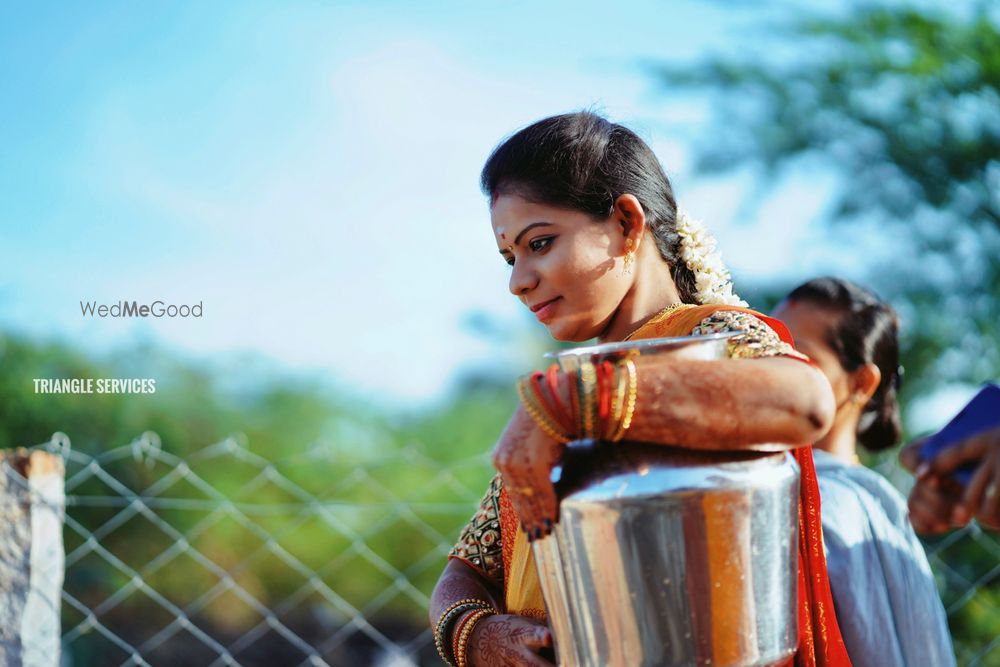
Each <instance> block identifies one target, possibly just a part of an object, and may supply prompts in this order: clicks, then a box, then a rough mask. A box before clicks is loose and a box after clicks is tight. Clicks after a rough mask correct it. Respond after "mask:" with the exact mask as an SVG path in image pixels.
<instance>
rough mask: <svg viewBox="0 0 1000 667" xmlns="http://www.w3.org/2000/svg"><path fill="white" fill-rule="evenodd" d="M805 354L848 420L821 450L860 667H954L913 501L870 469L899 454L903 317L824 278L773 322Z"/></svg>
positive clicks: (836, 597)
mask: <svg viewBox="0 0 1000 667" xmlns="http://www.w3.org/2000/svg"><path fill="white" fill-rule="evenodd" d="M774 316H775V317H778V318H780V319H781V320H782V321H783V322H784V323H785V324H786V325H787V326H788V328H789V330H790V331H791V333H792V336H794V338H795V343H796V346H797V348H798V349H799V350H800V351H801V352H804V353H805V354H807V355H809V357H810V358H811V359H812V360H813V361H814V362H816V363H817V364H818V365H819V367H820V368H821V369H822V370H823V372H824V373H825V374H826V376H827V377H828V378H829V380H830V384H831V386H832V387H833V395H834V398H835V399H836V404H837V411H836V415H835V416H834V419H833V426H832V427H831V428H830V431H829V432H828V433H827V434H826V435H825V436H824V437H823V438H822V439H820V440H819V441H817V442H816V443H815V444H814V445H813V455H814V457H815V462H816V473H817V475H818V476H819V488H820V494H821V496H822V498H823V509H822V521H823V536H824V546H825V547H826V559H827V566H828V568H829V573H830V586H831V588H832V589H833V601H834V604H835V606H836V610H837V618H838V619H840V629H841V632H842V633H843V637H844V642H845V643H846V644H847V652H848V654H849V655H850V656H851V661H852V662H853V663H854V665H856V666H863V665H872V666H876V665H877V666H878V667H885V666H887V665H913V666H917V665H940V666H942V667H945V666H947V665H954V664H955V660H954V654H953V650H952V645H951V637H950V635H949V634H948V625H947V620H946V618H945V613H944V608H943V607H942V606H941V600H940V598H939V597H938V593H937V588H936V586H935V584H934V577H933V575H932V574H931V569H930V566H929V565H928V564H927V557H926V556H925V555H924V550H923V547H922V546H921V545H920V542H919V541H918V540H917V536H916V535H915V534H914V532H913V529H912V527H911V526H910V522H909V519H908V517H907V508H906V499H905V498H903V496H902V495H900V493H899V492H898V491H897V490H896V489H895V488H893V487H892V485H891V484H889V482H888V481H886V480H885V479H884V478H882V477H881V476H880V475H878V474H877V473H875V472H873V471H871V470H869V469H868V468H866V467H864V466H862V465H860V464H859V461H858V455H857V449H858V444H859V443H860V444H861V446H863V447H864V448H865V449H866V450H868V451H870V452H876V451H883V450H886V449H890V448H891V447H893V446H895V445H896V444H897V443H898V442H899V437H900V422H899V405H898V403H897V401H896V391H897V389H898V387H899V382H900V370H899V344H898V338H897V331H898V320H897V318H896V313H895V312H894V311H893V309H892V307H891V306H889V305H888V304H886V303H884V302H882V301H881V300H879V298H878V297H877V296H876V295H874V294H873V293H871V292H869V291H868V290H865V289H863V288H861V287H859V286H857V285H855V284H853V283H850V282H848V281H846V280H838V279H835V278H819V279H816V280H812V281H809V282H807V283H805V284H804V285H800V286H799V287H797V288H795V289H794V290H792V292H791V293H790V294H789V295H788V296H787V297H785V299H784V300H783V301H782V302H781V303H780V304H779V305H778V308H777V309H776V310H775V311H774Z"/></svg>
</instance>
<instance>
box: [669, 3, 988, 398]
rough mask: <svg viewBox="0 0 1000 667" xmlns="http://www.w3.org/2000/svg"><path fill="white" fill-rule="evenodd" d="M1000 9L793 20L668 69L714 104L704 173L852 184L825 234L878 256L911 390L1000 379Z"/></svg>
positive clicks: (868, 10) (876, 272)
mask: <svg viewBox="0 0 1000 667" xmlns="http://www.w3.org/2000/svg"><path fill="white" fill-rule="evenodd" d="M995 7H996V5H995V3H982V4H981V5H978V6H976V7H973V8H972V9H971V10H970V9H969V8H967V7H966V8H963V7H960V6H957V7H953V8H950V9H946V8H944V7H941V8H938V9H926V8H922V7H916V6H907V5H906V4H895V3H894V4H885V5H870V4H869V5H862V6H860V7H858V8H856V9H855V10H854V11H849V12H845V13H843V14H842V15H839V16H838V17H837V18H829V17H824V16H806V15H804V14H803V13H800V14H798V15H794V14H793V16H795V17H794V18H790V19H789V20H788V22H787V23H785V24H783V25H782V26H780V27H779V28H777V29H767V28H763V27H762V29H761V34H760V35H759V36H758V38H757V39H756V40H755V42H756V43H757V44H759V45H762V46H763V45H766V48H762V49H759V50H758V51H754V50H752V49H751V50H750V51H749V52H748V53H741V55H740V57H739V58H738V59H737V58H727V57H712V58H709V59H707V60H705V61H703V62H700V63H698V64H695V65H690V66H683V65H682V66H673V65H671V66H662V67H657V68H656V76H657V77H659V78H660V80H662V81H663V83H664V84H665V85H666V86H667V87H669V88H670V89H673V90H677V89H694V90H698V91H703V92H706V93H709V94H711V95H713V96H714V97H713V99H714V100H715V101H716V102H717V103H716V104H713V108H714V109H716V114H715V115H716V118H715V122H713V123H711V125H710V127H711V130H710V131H709V132H708V133H707V134H706V136H705V137H704V138H703V140H702V142H701V144H700V148H699V151H698V161H697V164H698V167H699V168H700V169H701V170H702V171H703V172H722V171H727V170H731V169H734V168H737V167H744V166H750V165H754V166H757V167H760V168H761V174H762V179H761V181H762V183H772V182H774V181H775V177H776V176H777V175H778V173H779V172H781V170H792V169H796V168H798V167H800V166H802V165H803V162H801V161H800V159H801V158H813V164H815V163H816V162H819V163H822V164H823V165H824V167H826V168H829V169H831V170H833V171H835V172H836V173H838V174H839V175H840V177H841V180H840V187H839V190H838V192H837V194H836V196H835V202H834V207H833V209H832V210H831V211H830V212H829V215H828V216H827V218H826V220H825V223H826V225H827V227H828V233H829V237H830V238H831V239H835V240H839V242H840V245H839V246H838V247H843V248H844V249H845V252H848V253H850V254H851V255H852V258H853V259H857V257H856V255H857V254H858V253H859V252H860V253H864V252H866V248H867V249H868V250H869V251H871V253H872V255H873V257H877V259H876V260H873V261H872V262H871V264H870V267H869V268H870V273H869V275H868V276H867V278H868V281H869V282H870V283H871V284H872V285H873V286H874V287H876V288H877V289H878V291H879V292H880V293H881V294H882V296H884V297H886V298H888V299H889V300H891V301H892V302H893V303H894V304H896V305H897V307H898V308H899V309H900V310H901V312H902V314H903V315H904V325H905V327H904V336H905V366H906V369H907V373H908V383H907V384H908V386H907V388H906V389H907V391H911V392H915V393H923V392H926V391H928V390H931V389H933V388H934V387H936V386H938V385H939V384H940V383H941V382H971V383H980V382H983V381H987V380H991V379H995V378H997V377H1000V340H998V338H997V336H996V335H995V328H996V324H997V322H998V321H1000V29H998V27H997V23H996V12H995ZM991 12H992V13H991ZM857 239H864V240H865V241H866V242H869V241H870V245H860V246H859V245H858V241H857Z"/></svg>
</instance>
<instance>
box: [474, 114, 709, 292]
mask: <svg viewBox="0 0 1000 667" xmlns="http://www.w3.org/2000/svg"><path fill="white" fill-rule="evenodd" d="M480 184H481V187H482V189H483V192H484V193H485V194H487V195H488V196H489V198H490V205H492V204H494V203H495V202H496V200H497V198H498V197H499V196H501V195H505V194H513V195H517V196H519V197H522V198H524V199H526V200H528V201H531V202H535V203H538V204H545V205H548V206H555V207H558V208H565V209H571V210H575V211H581V212H583V213H586V214H588V215H590V216H592V217H593V218H594V219H595V220H603V219H606V218H607V217H608V216H609V215H611V212H612V208H613V206H614V202H615V199H616V198H617V197H618V196H620V195H623V194H632V195H635V197H636V198H637V199H638V200H639V203H640V204H642V209H643V212H644V213H645V215H646V224H647V226H648V227H649V229H650V231H651V232H652V234H653V237H654V238H655V239H656V246H657V249H658V250H659V251H660V256H662V257H663V259H664V260H665V261H666V262H667V264H669V265H670V267H671V275H672V277H673V279H674V283H675V284H676V286H677V290H678V293H679V294H680V297H681V300H682V301H684V302H685V303H698V300H697V297H696V296H695V295H696V294H697V287H696V285H695V276H694V273H692V271H691V269H690V268H688V266H687V264H686V263H685V262H684V261H683V259H681V236H680V234H678V233H677V204H676V202H675V201H674V192H673V188H672V187H671V186H670V181H669V179H667V175H666V174H665V173H664V171H663V167H662V166H660V162H659V160H657V159H656V155H654V154H653V151H652V150H651V149H650V148H649V146H647V145H646V143H645V142H644V141H643V140H642V139H640V138H639V136H638V135H636V133H635V132H633V131H632V130H629V129H628V128H626V127H624V126H622V125H618V124H616V123H612V122H610V121H608V120H607V119H605V118H602V117H601V116H599V115H597V114H595V113H592V112H589V111H580V112H576V113H568V114H562V115H559V116H551V117H549V118H545V119H543V120H540V121H538V122H536V123H533V124H531V125H529V126H528V127H526V128H524V129H522V130H519V131H518V132H516V133H514V134H513V135H511V136H510V137H508V138H507V139H506V140H504V141H503V142H502V143H501V144H500V145H499V146H497V147H496V148H495V149H494V150H493V153H492V154H491V155H490V157H489V159H488V160H487V161H486V165H485V166H484V167H483V171H482V174H481V176H480Z"/></svg>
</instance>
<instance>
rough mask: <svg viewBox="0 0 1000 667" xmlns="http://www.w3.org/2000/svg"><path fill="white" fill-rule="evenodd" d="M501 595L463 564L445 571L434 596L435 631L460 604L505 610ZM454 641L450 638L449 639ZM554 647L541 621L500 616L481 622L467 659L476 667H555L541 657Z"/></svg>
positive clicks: (456, 562) (455, 561)
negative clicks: (451, 608)
mask: <svg viewBox="0 0 1000 667" xmlns="http://www.w3.org/2000/svg"><path fill="white" fill-rule="evenodd" d="M501 598H502V591H500V590H499V589H498V588H497V587H496V586H495V585H493V583H492V582H490V581H489V580H488V579H486V578H484V577H483V576H482V575H481V574H479V572H477V571H476V570H475V569H473V568H472V567H470V566H468V565H466V564H465V563H463V562H462V561H461V560H458V559H452V560H450V561H448V564H447V565H446V566H445V568H444V572H443V573H442V574H441V578H440V579H438V582H437V585H436V586H435V587H434V592H433V593H432V594H431V603H430V621H431V627H432V628H434V627H435V626H436V625H437V622H438V619H439V618H440V617H441V614H443V613H444V611H445V610H446V609H448V607H449V606H451V605H452V604H454V603H455V602H458V601H460V600H466V599H473V600H483V601H486V602H489V603H491V604H492V605H493V608H494V609H497V610H502V609H503V606H502V605H501V604H499V602H498V601H499V600H500V599H501ZM446 640H448V641H450V638H446ZM550 646H552V633H551V632H550V631H549V629H548V627H546V625H545V624H544V623H542V622H541V621H537V620H535V619H533V618H527V617H524V616H515V615H513V614H496V615H493V616H487V617H486V618H484V619H482V620H481V621H479V622H478V623H477V624H476V626H475V628H474V629H473V632H472V635H471V636H470V637H469V642H468V652H467V656H468V659H469V664H471V665H473V667H516V666H521V665H527V666H529V667H552V663H551V662H549V661H548V660H546V659H544V658H543V657H541V656H540V655H539V651H541V650H542V649H543V648H545V647H550Z"/></svg>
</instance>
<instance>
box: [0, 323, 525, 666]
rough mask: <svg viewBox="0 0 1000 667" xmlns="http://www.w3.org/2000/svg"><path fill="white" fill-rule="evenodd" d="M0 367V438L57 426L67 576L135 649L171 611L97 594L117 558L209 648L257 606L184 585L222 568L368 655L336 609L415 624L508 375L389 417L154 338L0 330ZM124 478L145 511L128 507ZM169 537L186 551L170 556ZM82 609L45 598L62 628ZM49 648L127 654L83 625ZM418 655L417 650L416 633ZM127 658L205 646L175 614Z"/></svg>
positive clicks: (485, 460) (293, 380) (260, 652)
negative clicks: (140, 390) (117, 389)
mask: <svg viewBox="0 0 1000 667" xmlns="http://www.w3.org/2000/svg"><path fill="white" fill-rule="evenodd" d="M0 363H2V364H3V368H4V373H3V374H2V375H0V446H2V447H5V448H6V447H15V446H30V445H35V444H38V443H40V442H43V441H45V440H47V439H48V437H49V436H50V435H51V434H52V433H53V432H55V431H62V432H65V433H66V434H68V435H69V436H70V439H71V441H72V448H73V452H74V456H73V458H71V459H70V461H69V462H68V464H67V472H66V477H67V480H68V484H67V493H68V495H69V496H70V498H69V506H70V510H69V517H70V519H71V525H68V526H67V528H66V530H65V531H64V533H65V547H66V552H67V554H69V557H70V561H69V563H68V566H67V569H66V582H65V590H66V591H67V592H68V593H69V594H70V595H72V596H73V597H74V598H76V599H78V600H80V601H81V602H82V603H83V604H84V605H86V607H88V608H89V609H91V610H98V611H99V613H98V618H97V620H98V621H99V622H100V623H102V624H103V625H105V626H106V627H107V628H109V629H110V630H111V631H113V632H114V633H115V634H116V635H118V636H120V637H122V638H123V639H124V640H125V641H127V642H129V643H130V644H132V645H134V646H140V645H142V642H144V641H146V640H147V639H149V638H150V637H152V636H153V635H154V633H156V632H158V631H160V630H162V629H163V628H165V627H167V626H169V625H170V624H171V623H173V622H174V621H175V618H174V617H173V616H172V615H171V614H169V613H167V612H166V611H164V610H163V609H162V608H161V607H160V606H159V605H158V604H156V603H155V602H153V601H152V599H151V598H150V596H149V595H148V594H147V593H146V592H145V591H143V590H136V591H132V592H130V593H129V594H128V595H125V596H124V598H123V599H122V600H121V601H118V602H117V603H115V604H107V603H106V602H105V601H106V600H108V598H109V597H110V596H112V595H115V594H116V592H119V591H122V590H123V589H125V590H127V589H128V586H129V584H130V581H131V580H132V572H131V571H130V570H128V569H127V568H122V567H120V566H118V565H115V564H114V563H113V561H114V560H115V559H119V560H120V561H121V562H123V563H125V564H126V565H127V566H128V568H133V569H134V570H136V571H137V572H138V573H139V575H140V576H141V577H142V579H143V580H144V581H145V582H146V584H148V586H149V588H150V589H152V590H155V591H158V592H159V593H161V594H163V595H164V596H165V597H166V598H167V599H169V600H171V601H172V602H173V603H174V604H176V605H178V606H179V607H180V608H182V609H185V610H186V613H188V614H189V615H190V616H191V618H192V620H193V621H194V622H195V624H196V625H197V626H198V627H199V628H202V629H204V630H205V631H206V632H208V633H209V634H210V635H211V636H213V637H215V638H216V639H217V640H219V641H220V642H221V643H222V644H223V645H227V644H229V643H230V642H232V641H234V640H236V639H237V638H238V637H239V636H241V635H242V634H244V633H246V632H247V631H248V630H250V629H251V628H253V627H254V626H256V625H257V624H259V623H260V622H261V621H262V618H263V617H262V616H261V614H260V613H259V611H258V610H255V609H254V608H253V606H252V605H251V604H248V603H247V601H246V600H245V599H242V598H241V597H240V595H239V594H238V592H234V591H226V590H225V589H224V588H219V589H218V595H212V596H210V597H209V598H207V599H202V600H200V601H199V598H201V596H202V595H203V594H205V593H206V592H209V591H212V590H213V588H214V587H218V586H219V585H220V582H221V581H222V576H223V574H224V572H225V573H228V574H229V575H230V576H231V577H232V579H233V581H234V582H235V583H236V584H238V586H239V587H241V588H242V589H243V590H245V591H246V592H247V593H249V594H250V595H252V596H253V597H254V598H256V599H257V600H258V601H259V602H261V603H262V604H263V605H264V606H266V607H268V608H270V609H273V610H275V611H276V613H277V615H278V618H279V619H280V620H281V621H282V622H283V623H284V624H285V625H286V626H287V627H288V628H290V629H292V630H293V631H294V632H296V633H298V634H299V635H300V636H301V637H303V638H304V639H306V641H307V642H309V643H311V644H315V645H320V644H321V643H322V642H323V641H324V640H325V639H327V638H329V637H330V636H333V635H335V634H336V632H337V631H338V630H341V631H342V630H343V628H345V627H347V628H348V631H347V632H346V633H344V637H343V639H344V641H343V642H335V646H334V647H333V648H332V649H330V650H329V651H328V652H327V654H326V657H327V658H328V660H329V661H330V662H331V664H342V665H348V664H372V663H373V661H374V658H373V657H371V656H372V655H374V653H373V652H374V651H376V650H377V649H376V647H375V646H374V644H373V642H371V641H370V640H368V639H366V638H365V637H364V635H363V633H361V632H359V631H358V630H357V628H356V627H354V626H352V625H351V624H352V623H353V622H354V621H355V620H358V619H355V617H354V615H353V612H351V611H350V608H352V607H353V609H354V610H356V611H358V612H359V613H360V614H363V617H364V618H365V619H367V621H368V622H370V623H371V624H372V625H373V626H374V627H375V628H377V629H378V631H379V632H381V633H383V634H385V635H386V636H388V637H390V638H391V639H392V640H394V641H398V642H400V643H401V644H406V643H407V642H410V641H412V640H414V639H415V638H417V637H419V636H420V635H421V634H422V633H425V632H426V630H427V621H426V605H425V600H426V597H425V596H427V595H429V594H430V591H431V590H432V588H433V586H434V583H435V581H436V580H437V577H438V575H439V574H440V571H441V568H442V567H443V564H444V561H445V558H446V555H447V550H448V547H449V546H450V545H451V544H452V543H453V542H454V540H455V539H456V537H457V535H458V533H459V531H460V529H461V527H462V526H463V525H464V524H465V522H466V521H467V520H468V518H469V516H470V515H471V513H472V511H473V509H474V506H475V502H476V499H478V498H479V497H480V496H481V494H482V491H483V489H484V488H485V487H486V485H487V483H488V480H489V478H490V476H491V475H492V469H491V466H490V463H489V457H488V451H489V448H490V446H491V444H492V442H493V441H494V440H495V438H496V437H497V435H498V434H499V433H500V431H501V430H502V428H503V426H504V424H505V422H506V419H507V418H508V417H509V415H510V413H511V411H512V409H513V405H514V404H513V401H514V396H513V392H511V391H510V390H509V384H508V383H506V382H500V381H499V380H498V379H497V378H496V377H495V376H492V377H490V378H485V377H479V378H477V377H475V376H470V377H469V378H467V380H466V381H464V382H463V384H462V387H461V392H459V393H458V394H457V395H456V396H455V397H454V399H453V400H450V401H448V402H447V403H445V404H443V405H440V406H438V407H431V408H428V409H425V410H423V411H420V412H415V413H412V414H405V413H400V412H394V413H391V414H390V413H388V412H383V411H381V410H380V409H379V408H377V407H376V406H372V405H368V404H364V403H362V402H361V401H360V400H358V399H354V398H347V397H345V396H343V395H342V394H341V393H339V392H338V391H336V390H334V389H331V388H330V387H329V386H327V385H325V384H323V383H321V382H320V381H318V380H313V379H310V378H308V377H303V376H297V375H290V374H283V373H281V372H277V371H274V370H273V369H268V368H267V367H266V366H260V365H259V364H256V362H254V360H252V359H235V360H231V361H229V362H220V363H219V364H216V365H212V366H206V365H204V364H202V363H196V362H192V361H185V360H183V359H180V358H176V357H174V356H172V355H170V354H167V353H165V352H163V351H161V350H159V349H156V348H152V347H139V348H133V349H129V350H122V351H119V352H118V353H116V354H115V355H114V356H112V357H108V358H97V357H94V356H89V355H87V354H84V353H81V352H79V351H76V350H74V349H73V348H72V347H70V346H68V345H65V344H60V343H38V342H33V341H30V340H28V339H26V338H24V337H21V336H17V335H13V334H8V335H4V336H2V337H0ZM151 369H155V371H153V372H151ZM150 375H152V376H154V377H156V379H157V391H156V393H155V394H151V395H141V394H131V395H125V394H118V395H112V394H90V395H62V394H36V393H35V391H34V387H33V382H32V380H33V378H105V377H107V378H114V377H148V376H150ZM234 378H238V380H235V381H234ZM145 431H154V432H156V433H157V434H159V436H160V442H161V447H162V451H161V452H156V451H150V450H149V449H148V448H134V449H133V448H132V447H130V443H133V441H134V439H135V438H136V437H137V436H139V434H141V433H143V432H145ZM229 445H231V446H229ZM91 456H93V457H98V460H99V461H100V463H101V468H102V470H103V472H105V473H107V476H106V477H105V476H104V475H103V473H99V474H94V470H93V469H92V468H91V467H88V465H87V464H88V463H89V461H90V457H91ZM188 470H189V471H190V472H189V473H188V472H186V471H188ZM133 494H134V496H139V497H142V498H143V500H144V502H145V503H146V505H147V506H148V507H150V508H151V511H149V512H141V511H140V512H137V511H133V510H131V509H129V508H128V503H129V502H130V500H131V499H132V498H133ZM226 501H230V502H232V503H233V505H232V506H229V505H227V504H226ZM123 518H124V519H125V520H124V521H121V520H122V519H123ZM117 522H120V525H118V523H117ZM174 531H176V532H174ZM81 533H82V534H81ZM91 534H93V535H95V536H96V537H97V543H99V545H100V549H99V550H97V549H94V548H92V546H91V545H88V544H87V538H88V537H89V536H90V535H91ZM181 535H183V536H184V538H185V539H186V540H187V541H188V542H189V543H190V546H191V548H192V551H183V550H181V551H179V552H178V553H176V554H174V553H173V550H176V549H177V544H178V539H177V538H178V537H179V536H181ZM105 550H106V551H105ZM164 554H166V555H167V556H169V557H165V556H164ZM202 557H204V559H207V561H208V562H210V563H209V564H206V561H205V560H203V559H202ZM212 564H214V565H212ZM223 571H224V572H223ZM102 605H105V606H102ZM189 605H193V606H189ZM85 618H86V616H85V614H84V613H82V612H81V611H79V610H77V609H74V608H73V606H72V605H69V604H64V605H63V631H64V632H70V631H72V630H73V629H74V628H75V627H77V626H78V625H79V624H80V623H81V622H83V621H84V620H85ZM67 652H68V654H69V655H70V656H71V658H72V660H73V662H72V664H74V665H90V664H119V663H121V662H122V661H124V660H126V658H127V655H126V654H125V653H123V652H120V650H119V649H117V648H115V647H114V646H113V644H112V643H111V642H108V641H107V640H106V639H104V638H103V637H101V635H100V634H99V633H97V632H94V631H90V632H87V633H85V634H83V635H82V636H80V637H78V638H75V639H74V641H72V642H71V643H70V644H69V645H68V646H67ZM422 653H423V654H427V655H426V656H424V657H425V658H426V663H425V664H435V658H434V657H433V647H432V646H430V645H429V644H427V643H426V642H423V649H422ZM144 655H146V657H147V659H150V660H151V662H152V663H153V664H181V663H183V662H188V663H193V664H208V663H209V662H211V660H212V659H214V656H213V655H212V652H211V651H209V650H208V649H206V648H204V646H203V645H202V643H201V642H199V641H197V640H195V639H193V638H192V637H191V636H189V635H188V633H187V632H186V631H183V630H182V631H181V633H180V634H179V635H176V636H173V637H172V638H171V640H170V641H168V642H165V643H163V644H162V645H160V646H159V647H158V648H157V647H155V646H154V647H152V648H151V649H150V652H148V655H147V653H146V652H144ZM302 657H303V656H302V655H301V654H300V653H299V652H298V651H297V650H295V649H293V648H292V647H291V645H290V644H289V643H288V642H287V641H285V640H283V639H281V638H280V637H278V638H276V637H275V636H274V633H273V632H271V633H269V637H265V638H263V639H261V640H259V642H256V643H254V644H252V645H250V646H248V647H245V648H244V649H243V651H242V653H240V654H239V655H237V659H239V660H240V662H241V663H242V664H247V665H253V664H298V663H299V662H301V660H302Z"/></svg>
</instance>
